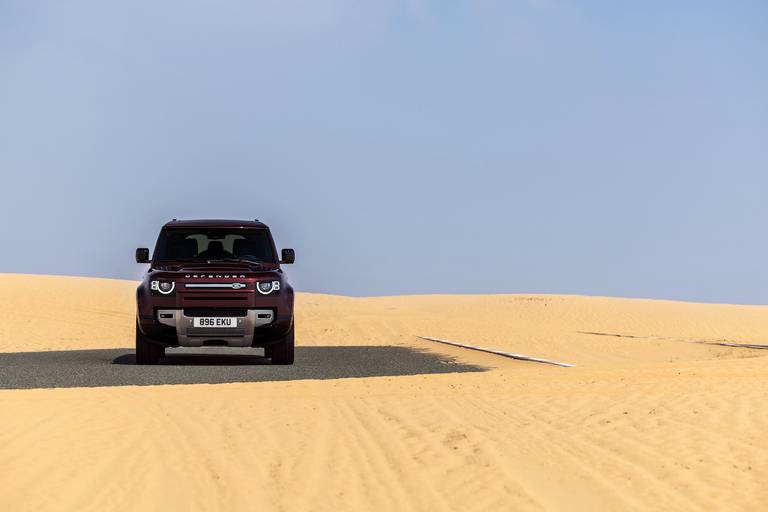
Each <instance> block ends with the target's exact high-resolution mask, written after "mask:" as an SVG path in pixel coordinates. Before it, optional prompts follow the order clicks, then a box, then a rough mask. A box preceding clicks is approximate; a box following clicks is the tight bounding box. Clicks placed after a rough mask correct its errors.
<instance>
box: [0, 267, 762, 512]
mask: <svg viewBox="0 0 768 512" xmlns="http://www.w3.org/2000/svg"><path fill="white" fill-rule="evenodd" d="M135 287H136V283H134V282H130V281H117V280H106V279H89V278H75V277H53V276H28V275H11V274H6V275H0V291H2V307H0V352H20V351H50V350H74V349H86V348H117V347H131V346H132V343H133V338H132V336H133V318H134V290H135ZM417 335H422V336H433V337H438V338H446V339H450V340H454V341H459V342H466V343H472V344H477V345H483V346H487V347H493V348H497V349H502V350H508V351H511V352H517V353H523V354H527V355H531V356H536V357H545V358H551V359H555V360H558V361H564V362H569V363H573V364H575V365H576V366H575V367H573V368H561V367H556V366H549V365H543V364H537V363H531V362H522V361H515V360H511V359H507V358H503V357H500V356H496V355H492V354H484V353H480V352H472V351H468V350H465V349H461V348H454V347H448V346H444V345H438V344H435V343H431V342H427V341H424V340H420V339H418V338H416V336H417ZM700 342H707V343H720V342H726V343H753V344H761V343H768V307H763V306H735V305H712V304H693V303H682V302H672V301H656V300H637V299H615V298H602V297H580V296H555V295H487V296H426V295H425V296H404V297H376V298H349V297H339V296H329V295H318V294H298V297H297V345H298V346H353V345H381V346H389V345H396V346H406V347H413V348H415V349H419V350H428V351H434V352H436V353H439V354H442V355H444V356H447V357H451V358H454V359H455V360H456V361H459V362H463V363H468V364H474V365H478V366H481V367H483V368H485V369H486V371H481V372H473V373H446V374H434V375H412V376H402V377H369V378H350V379H331V380H304V381H291V382H260V383H238V384H216V385H210V384H199V385H166V386H124V387H96V388H69V389H32V390H0V510H13V511H23V510H78V511H82V510H98V511H105V510H227V511H231V510H289V511H294V510H297V511H300V510H333V511H339V510H425V511H427V510H430V511H431V510H462V511H475V510H478V511H479V510H649V509H655V510H662V509H663V510H702V509H707V510H764V509H765V508H766V507H767V506H768V485H766V483H765V482H766V481H768V436H766V434H765V432H766V428H768V400H767V399H768V359H766V357H768V351H766V350H758V349H748V348H739V347H725V346H720V345H714V344H707V343H700ZM297 364H301V360H299V361H298V362H297ZM0 371H2V368H0Z"/></svg>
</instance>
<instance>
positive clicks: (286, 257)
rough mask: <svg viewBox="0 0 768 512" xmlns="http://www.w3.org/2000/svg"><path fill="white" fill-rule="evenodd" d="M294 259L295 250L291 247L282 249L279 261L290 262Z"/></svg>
mask: <svg viewBox="0 0 768 512" xmlns="http://www.w3.org/2000/svg"><path fill="white" fill-rule="evenodd" d="M294 261H296V251H294V250H293V249H283V254H282V258H281V259H280V263H285V264H290V263H293V262H294Z"/></svg>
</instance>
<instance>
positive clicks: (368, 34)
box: [0, 0, 768, 303]
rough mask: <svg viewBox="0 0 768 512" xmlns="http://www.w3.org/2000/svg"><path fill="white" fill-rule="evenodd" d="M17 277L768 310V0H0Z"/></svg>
mask: <svg viewBox="0 0 768 512" xmlns="http://www.w3.org/2000/svg"><path fill="white" fill-rule="evenodd" d="M0 173H1V174H2V188H0V215H2V221H1V222H2V224H0V225H1V226H2V251H0V271H2V272H32V273H56V274H76V275H94V276H106V277H118V278H137V277H138V276H139V275H140V274H141V271H142V267H141V266H139V265H136V264H135V263H134V262H133V250H134V248H135V247H136V246H142V245H152V244H153V243H154V240H155V237H156V233H157V229H158V228H159V227H160V225H161V224H162V223H164V222H165V221H167V220H169V219H170V218H172V217H178V218H196V217H234V218H253V217H258V218H259V219H262V220H263V221H265V222H267V223H268V224H270V225H271V226H272V228H273V231H274V233H275V235H276V237H277V239H278V242H279V244H280V245H281V246H292V247H295V248H296V251H297V260H298V264H297V265H295V266H294V267H292V268H290V269H289V275H290V277H291V279H292V281H293V282H294V283H295V284H296V285H297V288H299V289H301V290H305V291H318V292H328V293H343V294H351V295H373V294H400V293H444V292H449V293H491V292H503V293H507V292H508V293H527V292H544V293H550V292H551V293H579V294H595V295H618V296H634V297H656V298H677V299H689V300H701V301H717V302H741V303H766V302H768V264H767V262H768V236H767V235H766V223H768V201H766V194H768V3H766V2H765V1H764V0H759V1H752V2H750V1H743V2H741V1H740V2H731V1H722V2H708V1H676V2H669V1H659V2H640V1H638V2H611V1H604V2H590V1H578V2H576V1H564V0H539V1H459V0H453V1H438V0H435V1H429V0H424V1H416V0H412V1H397V0H391V1H381V2H365V1H364V2H360V1H352V0H350V1H335V0H331V1H325V0H301V1H296V0H294V1H290V0H286V1H279V0H272V1H245V0H243V1H232V2H218V1H212V0H211V1H202V0H198V1H184V2H181V1H179V2H154V1H152V2H150V1H136V0H134V1H131V2H102V1H96V0H93V1H72V2H58V1H50V2H43V1H39V2H37V1H36V2H30V1H27V0H0Z"/></svg>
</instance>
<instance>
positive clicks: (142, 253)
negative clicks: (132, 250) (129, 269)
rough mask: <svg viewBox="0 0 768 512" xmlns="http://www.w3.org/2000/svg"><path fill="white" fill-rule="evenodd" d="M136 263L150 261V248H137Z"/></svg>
mask: <svg viewBox="0 0 768 512" xmlns="http://www.w3.org/2000/svg"><path fill="white" fill-rule="evenodd" d="M136 263H149V249H147V248H146V247H139V248H138V249H136Z"/></svg>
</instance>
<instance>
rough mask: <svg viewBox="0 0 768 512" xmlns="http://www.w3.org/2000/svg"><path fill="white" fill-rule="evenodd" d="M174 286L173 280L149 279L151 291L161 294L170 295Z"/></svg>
mask: <svg viewBox="0 0 768 512" xmlns="http://www.w3.org/2000/svg"><path fill="white" fill-rule="evenodd" d="M175 288H176V283H174V282H173V281H150V283H149V289H150V290H152V291H153V292H157V293H160V294H162V295H170V294H172V293H173V290H174V289H175Z"/></svg>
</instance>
